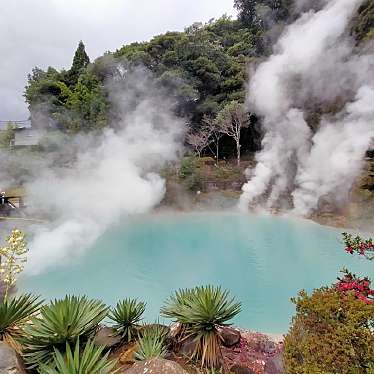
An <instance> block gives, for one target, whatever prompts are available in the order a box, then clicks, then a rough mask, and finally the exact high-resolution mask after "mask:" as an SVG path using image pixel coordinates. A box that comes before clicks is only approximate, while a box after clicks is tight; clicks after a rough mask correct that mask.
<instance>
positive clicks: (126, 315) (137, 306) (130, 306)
mask: <svg viewBox="0 0 374 374" xmlns="http://www.w3.org/2000/svg"><path fill="white" fill-rule="evenodd" d="M144 311H145V303H143V302H139V301H137V300H136V299H129V298H127V299H125V300H121V301H119V302H118V303H117V305H116V307H115V308H114V309H113V310H112V311H111V313H110V314H109V318H110V319H111V320H112V321H114V322H115V324H114V325H113V328H114V329H116V330H117V332H118V334H119V335H121V337H122V340H123V341H126V342H130V341H131V340H132V339H133V338H134V337H136V336H138V327H139V323H140V321H141V320H142V315H143V313H144Z"/></svg>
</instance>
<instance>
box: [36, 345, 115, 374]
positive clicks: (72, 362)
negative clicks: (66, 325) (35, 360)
mask: <svg viewBox="0 0 374 374" xmlns="http://www.w3.org/2000/svg"><path fill="white" fill-rule="evenodd" d="M103 349H104V348H103V347H97V346H96V345H95V344H94V343H93V342H92V341H88V342H87V343H86V345H85V347H84V349H83V351H82V352H81V347H80V344H79V339H78V340H77V342H76V343H75V348H74V352H73V351H72V349H71V348H70V345H69V343H66V348H65V352H66V353H65V354H62V353H61V352H60V351H58V350H57V349H56V348H55V349H54V351H55V353H54V356H53V362H51V363H50V364H49V365H42V366H41V367H40V369H39V372H40V373H41V374H109V373H110V374H113V373H116V372H118V370H119V369H117V370H114V367H115V365H116V361H115V360H112V361H109V360H108V355H109V352H108V353H106V354H105V356H103Z"/></svg>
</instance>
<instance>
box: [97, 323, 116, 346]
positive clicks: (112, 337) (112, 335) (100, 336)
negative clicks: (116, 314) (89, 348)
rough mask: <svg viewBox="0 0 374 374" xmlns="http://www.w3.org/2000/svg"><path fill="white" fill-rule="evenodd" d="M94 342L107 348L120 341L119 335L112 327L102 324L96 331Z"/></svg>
mask: <svg viewBox="0 0 374 374" xmlns="http://www.w3.org/2000/svg"><path fill="white" fill-rule="evenodd" d="M94 342H95V344H96V345H98V346H101V347H104V348H107V349H109V348H113V347H115V346H116V345H118V344H119V343H121V337H120V336H119V335H117V334H116V331H115V330H114V329H112V328H110V327H104V326H103V327H101V328H100V329H99V330H98V331H97V333H96V335H95V338H94Z"/></svg>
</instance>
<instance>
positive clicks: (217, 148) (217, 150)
mask: <svg viewBox="0 0 374 374" xmlns="http://www.w3.org/2000/svg"><path fill="white" fill-rule="evenodd" d="M218 157H219V141H218V142H217V143H216V164H217V165H218Z"/></svg>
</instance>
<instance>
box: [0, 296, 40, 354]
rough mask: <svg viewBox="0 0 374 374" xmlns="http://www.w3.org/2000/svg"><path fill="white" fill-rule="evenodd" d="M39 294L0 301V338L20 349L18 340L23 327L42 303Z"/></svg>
mask: <svg viewBox="0 0 374 374" xmlns="http://www.w3.org/2000/svg"><path fill="white" fill-rule="evenodd" d="M42 303H43V301H42V300H39V296H33V295H30V294H26V295H21V296H18V297H15V298H13V299H10V300H9V299H8V298H6V299H4V300H2V301H1V302H0V340H3V341H5V342H7V343H8V344H9V345H10V346H12V347H13V348H14V349H16V350H17V351H20V345H19V343H18V340H19V338H20V336H21V335H22V330H21V329H22V327H23V326H24V325H25V323H26V322H27V321H28V320H29V319H30V318H31V316H32V315H33V314H35V313H36V312H37V311H38V310H39V308H40V306H41V304H42Z"/></svg>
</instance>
